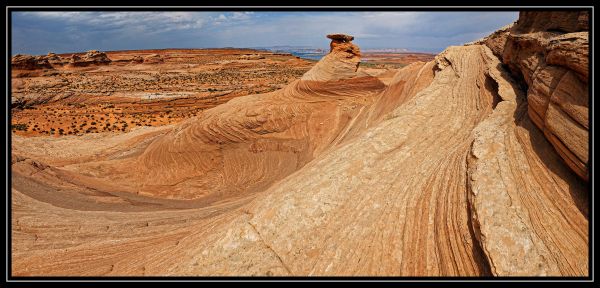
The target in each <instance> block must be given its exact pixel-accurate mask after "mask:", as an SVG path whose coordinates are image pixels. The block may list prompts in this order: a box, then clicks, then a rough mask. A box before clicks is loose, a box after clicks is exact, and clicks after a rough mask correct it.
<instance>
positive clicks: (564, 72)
mask: <svg viewBox="0 0 600 288" xmlns="http://www.w3.org/2000/svg"><path fill="white" fill-rule="evenodd" d="M588 17H589V15H588V13H587V12H585V11H583V12H580V11H569V12H552V11H549V12H534V11H528V12H521V15H520V17H519V21H517V22H516V23H515V24H514V25H513V26H512V27H506V28H505V29H502V30H500V31H498V32H496V33H494V34H492V35H490V36H489V37H487V38H486V39H484V40H482V41H481V42H479V43H484V44H486V45H487V46H489V47H490V48H491V49H492V51H493V52H494V54H496V55H497V56H498V57H500V58H502V59H503V63H504V64H506V65H507V66H508V68H509V69H510V70H511V72H512V73H513V74H514V75H515V76H516V78H517V79H518V80H520V81H522V83H523V85H525V87H527V89H528V90H527V102H528V104H529V105H528V107H529V108H528V113H529V116H530V117H531V119H532V120H533V122H534V123H535V124H536V126H537V127H539V128H540V129H542V131H544V135H546V138H548V140H549V141H550V142H551V143H552V145H553V146H554V148H555V149H556V151H557V152H558V153H559V154H560V155H561V157H562V158H563V159H564V161H565V162H566V163H567V165H568V166H569V167H570V168H571V169H572V170H573V171H575V173H577V175H579V176H580V177H581V178H583V179H585V180H587V179H588V178H589V171H588V166H589V159H588V156H589V155H588V142H589V132H588V130H589V124H588V123H589V119H588V110H589V108H588V102H589V91H588V87H589V85H588V58H589V57H588V56H589V47H588V41H589V40H588V37H589V36H588V29H589V28H588V26H589V24H588V22H589V21H588Z"/></svg>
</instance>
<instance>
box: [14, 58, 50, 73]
mask: <svg viewBox="0 0 600 288" xmlns="http://www.w3.org/2000/svg"><path fill="white" fill-rule="evenodd" d="M11 69H22V70H36V69H52V65H50V63H49V62H48V59H47V58H46V57H45V56H31V55H21V54H17V55H15V56H13V57H12V59H11Z"/></svg>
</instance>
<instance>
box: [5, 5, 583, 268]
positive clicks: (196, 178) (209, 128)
mask: <svg viewBox="0 0 600 288" xmlns="http://www.w3.org/2000/svg"><path fill="white" fill-rule="evenodd" d="M535 16H536V14H532V15H529V14H527V17H535ZM563 16H564V15H563ZM521 17H525V16H523V15H521ZM538 22H542V23H543V21H541V20H539V21H532V22H531V23H538ZM572 22H573V21H564V23H572ZM521 23H529V22H528V21H525V20H524V21H523V22H521ZM573 23H574V22H573ZM577 23H579V22H577ZM517 25H518V24H517ZM569 25H571V24H569ZM566 26H567V24H565V25H563V26H561V27H566ZM510 37H511V36H510V35H506V39H509V38H510ZM334 41H335V39H334ZM495 47H500V46H495ZM333 48H334V49H332V51H331V52H330V53H329V54H328V55H326V56H325V57H323V59H321V60H320V61H319V63H317V64H316V65H315V66H314V67H313V68H312V69H311V70H309V71H308V72H306V74H305V75H304V76H303V77H302V78H301V79H298V80H296V81H294V82H292V83H291V84H289V85H288V86H286V87H285V88H283V89H281V90H277V91H274V92H271V93H265V94H259V95H251V96H245V97H238V98H235V99H233V100H230V101H229V102H227V103H225V104H222V105H219V106H217V107H215V108H212V109H209V110H206V111H204V112H203V113H201V114H199V115H198V116H196V117H194V118H191V119H189V120H187V121H185V122H183V123H180V124H176V125H174V126H165V127H161V128H157V129H151V130H139V131H137V132H135V133H126V134H123V135H121V136H119V137H114V138H113V137H108V136H98V137H103V138H99V139H94V138H91V137H90V138H87V139H83V140H81V139H78V138H76V137H75V138H66V139H60V140H44V139H42V140H39V141H28V140H27V139H24V138H22V137H14V138H13V139H14V140H13V141H14V142H13V147H14V149H13V157H12V171H13V174H12V175H13V176H12V177H13V178H12V181H13V190H12V197H13V198H12V200H13V203H12V205H13V206H12V209H13V217H12V229H13V230H12V231H13V234H12V235H13V239H12V241H13V242H12V243H13V246H12V248H13V251H12V252H13V263H12V264H13V265H12V269H13V271H12V273H13V275H113V276H115V275H161V276H164V275H189V276H191V275H213V276H222V275H223V276H226V275H267V276H273V275H284V276H285V275H288V276H289V275H296V276H298V275H302V276H305V275H314V276H316V275H337V276H340V275H351V276H367V275H380V276H440V275H443V276H525V275H527V276H586V275H587V274H588V268H589V267H588V260H589V259H588V251H589V250H588V249H589V247H588V234H589V231H588V214H589V211H588V210H587V205H588V196H589V195H588V194H587V192H586V191H585V190H586V183H585V182H584V181H581V180H580V179H579V178H578V177H577V176H576V174H574V173H573V172H572V171H571V170H570V169H569V168H568V167H567V166H566V165H564V163H563V162H562V160H561V155H562V154H560V153H557V152H556V151H555V149H554V148H553V147H554V146H553V145H554V142H552V140H551V139H550V141H547V140H546V137H545V134H547V132H546V130H543V132H542V131H541V130H540V129H538V128H537V126H536V124H535V123H536V122H535V120H533V119H532V118H530V115H531V112H528V111H529V108H528V107H529V106H530V105H531V104H530V101H529V99H528V97H529V90H530V89H529V90H528V89H523V88H522V87H521V83H520V82H521V81H525V80H521V79H520V78H519V74H517V75H514V74H512V73H515V72H516V71H522V70H523V71H525V67H530V66H526V65H525V64H526V63H525V62H523V61H521V62H518V63H510V62H509V63H508V64H511V65H514V66H513V68H508V69H507V68H505V67H504V66H503V65H502V61H506V60H505V59H502V60H501V59H499V58H498V57H497V56H496V55H495V52H496V53H497V51H499V50H498V49H496V48H494V49H495V50H496V51H494V50H493V49H491V48H489V47H488V46H487V45H483V44H473V45H469V46H454V47H449V48H447V49H446V50H445V51H444V52H442V53H440V54H439V55H438V56H436V58H435V60H434V61H431V62H428V63H424V62H420V63H413V64H411V65H409V66H407V67H405V68H404V69H402V70H399V71H398V72H396V74H395V75H394V76H393V77H391V80H389V82H388V84H384V83H383V82H382V81H380V79H378V78H377V77H376V76H372V75H369V74H368V73H366V72H364V71H361V70H357V69H356V66H357V63H360V52H359V50H358V47H356V46H355V45H354V44H352V43H351V42H349V41H347V42H342V43H339V44H337V45H334V47H333ZM573 48H575V50H578V48H577V47H573ZM561 49H562V48H561ZM513 51H514V50H513ZM565 51H566V48H565ZM568 51H573V50H568ZM517 54H520V53H517ZM566 54H569V53H566ZM511 55H512V54H511ZM507 59H508V58H507ZM518 59H520V58H518ZM505 64H506V62H505ZM508 64H507V65H508ZM511 65H508V66H507V67H511ZM515 69H518V70H515ZM531 70H533V71H536V70H537V69H531ZM511 71H512V73H511ZM565 73H567V72H565ZM573 73H575V72H573ZM532 75H533V74H532ZM532 78H534V77H532ZM575 78H576V79H579V78H578V77H577V76H575ZM561 107H562V106H561ZM561 109H563V108H561ZM564 109H565V110H566V108H564ZM546 113H548V112H546ZM565 113H567V112H565ZM569 113H570V112H569ZM550 118H552V117H550ZM549 126H551V127H555V126H552V125H549ZM552 131H555V130H552ZM553 133H554V132H553ZM559 134H560V133H559ZM58 141H62V142H60V143H59V142H58ZM95 143H98V144H95ZM569 147H571V146H569ZM48 259H52V261H48Z"/></svg>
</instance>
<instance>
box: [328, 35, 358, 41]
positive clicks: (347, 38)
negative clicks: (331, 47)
mask: <svg viewBox="0 0 600 288" xmlns="http://www.w3.org/2000/svg"><path fill="white" fill-rule="evenodd" d="M327 38H329V39H331V40H338V41H343V42H350V41H352V40H354V36H350V35H346V34H329V35H327Z"/></svg>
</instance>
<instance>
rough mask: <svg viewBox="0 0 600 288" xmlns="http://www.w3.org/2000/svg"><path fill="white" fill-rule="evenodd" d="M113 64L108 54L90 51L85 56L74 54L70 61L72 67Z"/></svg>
mask: <svg viewBox="0 0 600 288" xmlns="http://www.w3.org/2000/svg"><path fill="white" fill-rule="evenodd" d="M110 62H111V60H110V58H108V56H106V53H104V52H99V51H97V50H90V51H88V52H87V53H85V54H84V55H83V56H79V55H77V54H73V55H72V56H71V58H70V60H69V64H70V65H72V66H89V65H107V64H109V63H110Z"/></svg>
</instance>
